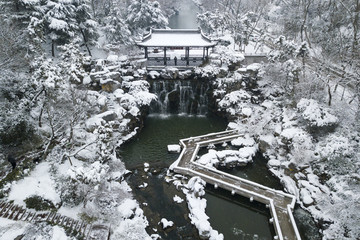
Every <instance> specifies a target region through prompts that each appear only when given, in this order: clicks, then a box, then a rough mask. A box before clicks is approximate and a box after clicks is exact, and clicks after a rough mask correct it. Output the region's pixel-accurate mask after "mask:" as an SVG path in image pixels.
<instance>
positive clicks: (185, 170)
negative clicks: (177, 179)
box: [172, 130, 301, 240]
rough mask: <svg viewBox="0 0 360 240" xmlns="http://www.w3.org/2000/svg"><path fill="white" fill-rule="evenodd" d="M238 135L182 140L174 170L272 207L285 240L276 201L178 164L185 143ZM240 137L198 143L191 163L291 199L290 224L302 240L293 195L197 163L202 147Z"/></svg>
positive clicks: (278, 235)
mask: <svg viewBox="0 0 360 240" xmlns="http://www.w3.org/2000/svg"><path fill="white" fill-rule="evenodd" d="M232 132H234V133H236V132H237V131H236V130H228V131H223V132H217V133H210V134H206V135H201V136H196V137H190V138H185V139H181V140H180V144H181V145H182V146H183V150H182V151H181V153H180V156H179V158H178V160H176V161H175V163H174V164H175V165H174V166H172V168H173V170H174V171H175V172H176V171H178V172H182V173H184V174H188V175H196V176H199V177H202V178H204V179H207V180H208V181H207V182H210V181H212V182H213V183H214V184H215V183H216V184H220V185H223V188H228V190H230V191H232V192H233V191H234V193H235V190H237V191H236V192H238V193H241V195H245V194H247V195H248V197H250V198H251V197H256V199H257V201H259V202H262V203H264V204H269V206H270V209H271V211H270V213H271V215H272V217H273V222H274V228H275V231H276V233H277V237H278V239H279V240H283V235H282V232H281V227H280V223H279V220H278V217H277V213H276V209H275V205H274V200H273V199H271V198H269V197H266V196H264V195H262V194H259V193H256V192H253V191H250V190H247V189H243V188H241V187H240V186H236V185H234V184H231V183H228V182H225V181H223V180H221V179H217V178H214V177H212V176H209V175H206V174H203V173H201V172H198V171H196V170H193V169H189V168H184V167H180V166H179V165H178V164H179V162H180V160H181V159H182V158H183V156H184V154H185V152H186V150H187V147H186V144H185V141H195V140H198V139H201V138H205V137H211V136H216V135H221V134H225V133H232ZM239 136H242V135H240V134H238V135H231V136H224V137H220V138H217V139H213V140H206V141H202V142H196V143H195V145H196V147H195V150H194V152H193V154H192V156H191V159H190V163H191V164H192V165H194V166H196V167H198V168H200V169H204V170H206V171H208V172H212V173H214V174H217V175H219V176H225V177H228V178H230V179H232V180H235V181H238V182H240V183H241V182H243V183H246V184H249V185H251V186H253V187H257V188H261V189H263V190H264V191H270V192H273V193H274V194H277V195H282V196H284V197H288V198H290V199H291V203H290V204H287V214H288V216H289V218H290V222H291V225H292V227H293V229H294V232H295V235H296V238H297V239H298V240H301V237H300V234H299V231H298V228H297V226H296V223H295V220H294V217H293V215H292V209H293V208H294V206H295V202H296V198H295V197H294V196H293V195H291V194H288V193H285V192H282V191H279V190H275V189H272V188H269V187H266V186H263V185H261V184H258V183H255V182H252V181H250V180H247V179H243V178H240V177H237V176H234V175H231V174H228V173H225V172H222V171H219V170H217V169H215V168H210V167H207V166H205V165H202V164H199V163H196V162H195V158H196V156H197V153H198V152H199V149H200V147H202V146H205V145H208V144H211V143H213V142H221V141H223V142H227V141H229V140H230V139H234V138H236V137H239ZM190 173H191V174H190Z"/></svg>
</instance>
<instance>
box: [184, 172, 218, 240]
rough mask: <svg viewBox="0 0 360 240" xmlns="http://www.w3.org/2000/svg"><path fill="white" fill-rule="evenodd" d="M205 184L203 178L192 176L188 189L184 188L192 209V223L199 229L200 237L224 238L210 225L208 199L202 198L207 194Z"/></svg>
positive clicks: (213, 239) (214, 239) (190, 215)
mask: <svg viewBox="0 0 360 240" xmlns="http://www.w3.org/2000/svg"><path fill="white" fill-rule="evenodd" d="M205 184H206V183H205V181H204V180H202V179H201V178H199V177H192V178H191V179H190V180H189V182H188V183H187V185H186V187H187V189H188V190H184V193H185V194H186V200H187V203H188V208H189V210H190V214H189V217H190V219H191V223H192V224H194V225H195V227H196V228H197V229H198V231H199V235H200V237H202V238H209V239H211V240H223V239H224V235H223V234H221V233H218V231H216V230H214V229H213V228H212V227H211V226H210V223H209V221H208V219H209V217H208V216H207V215H206V213H205V208H206V199H204V198H201V196H203V195H204V194H205V190H204V186H205Z"/></svg>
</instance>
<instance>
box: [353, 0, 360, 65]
mask: <svg viewBox="0 0 360 240" xmlns="http://www.w3.org/2000/svg"><path fill="white" fill-rule="evenodd" d="M359 14H360V0H356V7H355V11H354V21H353V31H354V35H353V46H352V48H353V49H352V50H353V51H352V55H353V58H356V57H359V56H358V52H359V41H358V31H359Z"/></svg>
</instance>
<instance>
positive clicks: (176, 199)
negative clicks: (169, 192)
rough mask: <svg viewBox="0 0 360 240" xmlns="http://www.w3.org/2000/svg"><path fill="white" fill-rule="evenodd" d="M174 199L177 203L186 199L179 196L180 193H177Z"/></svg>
mask: <svg viewBox="0 0 360 240" xmlns="http://www.w3.org/2000/svg"><path fill="white" fill-rule="evenodd" d="M173 200H174V202H176V203H182V202H183V201H184V199H182V198H181V197H179V196H178V195H175V196H174V197H173Z"/></svg>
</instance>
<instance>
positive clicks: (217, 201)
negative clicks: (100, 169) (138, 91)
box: [120, 115, 276, 239]
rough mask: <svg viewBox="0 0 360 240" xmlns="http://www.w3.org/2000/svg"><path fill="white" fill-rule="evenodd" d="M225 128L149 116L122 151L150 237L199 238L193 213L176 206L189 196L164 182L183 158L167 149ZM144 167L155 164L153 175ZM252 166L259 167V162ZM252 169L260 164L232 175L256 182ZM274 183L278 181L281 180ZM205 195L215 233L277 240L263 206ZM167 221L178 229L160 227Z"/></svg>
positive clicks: (219, 122) (211, 121)
mask: <svg viewBox="0 0 360 240" xmlns="http://www.w3.org/2000/svg"><path fill="white" fill-rule="evenodd" d="M226 125H227V123H226V121H225V120H224V119H221V118H218V117H215V116H207V117H205V116H179V115H170V116H166V117H165V116H161V115H150V116H149V117H148V118H147V119H146V120H145V127H144V128H143V130H142V131H141V132H140V133H139V135H138V136H137V137H136V138H135V139H133V140H132V141H130V142H129V143H127V144H125V145H124V146H123V147H122V148H121V149H120V154H121V156H122V158H123V161H124V162H125V164H126V167H127V168H128V169H129V170H132V171H133V174H131V175H130V176H129V177H128V179H127V181H128V182H129V184H130V186H131V187H132V189H133V191H134V195H135V198H136V199H137V200H138V201H139V203H140V204H141V205H142V208H143V209H144V213H145V215H146V217H147V219H148V221H149V225H150V227H149V228H148V232H149V233H150V234H152V233H158V234H160V235H161V237H162V238H163V239H199V236H198V233H197V230H196V229H195V228H194V226H193V225H192V224H191V223H190V220H189V219H188V214H189V212H188V209H187V205H186V203H185V201H184V202H183V203H181V204H176V203H174V201H173V197H174V196H175V195H178V196H180V197H181V198H183V199H185V196H184V195H183V194H182V193H181V191H178V190H176V188H175V187H174V186H173V184H168V183H166V182H165V181H164V177H165V175H166V171H167V168H168V166H169V165H170V164H171V163H172V162H173V161H175V160H176V159H177V157H178V154H169V153H167V144H177V143H178V142H179V140H180V139H181V138H187V137H190V136H197V135H201V134H206V133H210V132H217V131H223V130H225V128H226ZM259 161H260V164H259V165H261V164H263V165H264V166H265V163H262V162H263V160H261V159H260V160H259ZM144 162H147V163H149V164H150V169H149V171H148V172H145V171H144V168H143V164H144ZM253 164H258V163H257V160H256V161H254V163H253ZM252 169H253V170H254V169H258V168H256V165H255V166H254V167H248V168H242V169H241V168H239V169H237V170H232V171H231V172H232V173H238V172H241V171H243V170H246V171H245V172H246V175H247V176H251V177H250V179H252V178H253V177H254V176H255V175H256V174H257V173H254V174H252V171H251V170H252ZM260 169H262V168H260ZM240 175H241V174H240ZM258 178H261V179H262V178H265V179H266V178H268V179H270V178H271V175H270V174H269V172H268V171H267V170H265V172H262V173H261V174H260V175H259V176H258V177H257V179H258ZM252 180H253V179H252ZM273 180H274V181H275V182H276V179H273ZM143 183H147V184H148V185H147V187H146V188H141V187H139V186H140V185H142V184H143ZM206 190H207V194H206V195H205V198H206V199H207V201H208V207H207V208H206V209H207V210H206V211H207V214H208V216H209V217H210V220H209V221H210V223H211V225H212V226H213V228H214V229H216V230H218V231H219V232H221V233H224V235H225V237H226V238H225V239H248V238H249V237H251V238H250V239H253V238H254V237H255V238H256V237H258V238H259V239H271V238H272V236H273V230H272V226H271V225H269V224H268V219H269V218H270V215H269V211H268V210H267V209H266V208H265V207H264V205H262V204H259V203H250V201H249V200H248V199H246V198H242V197H240V196H231V194H230V193H229V192H227V191H225V190H220V189H218V190H214V189H212V188H211V187H207V189H206ZM144 203H145V204H144ZM163 217H165V218H166V219H168V220H171V221H173V222H174V223H175V226H174V227H173V228H170V229H167V230H165V231H164V230H162V229H161V227H160V226H159V225H158V222H159V221H160V220H161V218H163ZM153 228H156V229H157V231H156V232H155V231H154V230H153Z"/></svg>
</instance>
